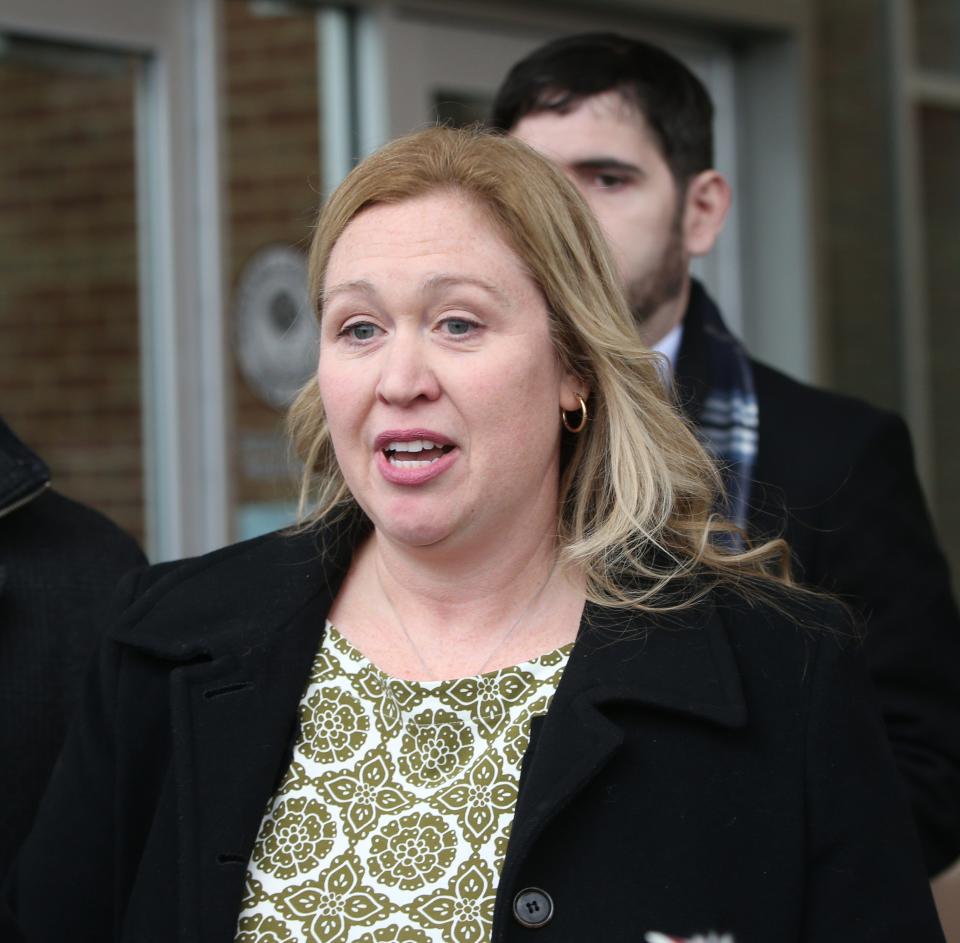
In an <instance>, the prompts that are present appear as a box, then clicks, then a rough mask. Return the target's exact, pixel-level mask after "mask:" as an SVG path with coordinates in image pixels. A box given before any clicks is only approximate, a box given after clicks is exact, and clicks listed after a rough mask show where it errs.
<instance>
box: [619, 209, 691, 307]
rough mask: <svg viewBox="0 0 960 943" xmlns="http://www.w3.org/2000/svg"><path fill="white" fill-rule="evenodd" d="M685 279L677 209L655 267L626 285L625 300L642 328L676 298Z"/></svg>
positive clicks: (685, 263) (680, 218)
mask: <svg viewBox="0 0 960 943" xmlns="http://www.w3.org/2000/svg"><path fill="white" fill-rule="evenodd" d="M686 276H687V262H686V260H685V259H684V254H683V212H682V201H681V210H680V212H678V213H677V214H676V216H675V217H674V219H673V224H672V225H671V227H670V237H669V239H668V240H667V243H666V245H665V246H664V247H663V251H662V252H661V253H660V258H659V259H658V260H657V264H656V265H655V266H653V267H652V268H651V270H650V271H649V272H648V273H647V274H646V275H644V276H643V277H642V278H638V279H636V280H634V281H633V282H631V283H630V284H629V285H628V286H627V301H629V303H630V308H631V310H632V311H633V316H634V317H635V318H636V319H637V324H638V325H642V324H644V322H646V321H647V320H649V319H650V317H652V316H653V315H654V314H656V313H657V311H659V310H660V309H661V308H662V307H663V306H664V305H665V304H666V303H667V302H669V301H673V300H674V299H675V298H677V297H678V296H679V294H680V292H681V291H683V285H684V279H685V278H686Z"/></svg>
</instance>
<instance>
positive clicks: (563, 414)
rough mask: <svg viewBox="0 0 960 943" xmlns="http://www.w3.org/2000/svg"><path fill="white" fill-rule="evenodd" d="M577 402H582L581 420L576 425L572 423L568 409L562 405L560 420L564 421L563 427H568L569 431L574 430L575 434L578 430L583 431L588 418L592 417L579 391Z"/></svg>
mask: <svg viewBox="0 0 960 943" xmlns="http://www.w3.org/2000/svg"><path fill="white" fill-rule="evenodd" d="M577 402H578V403H579V404H580V421H579V422H578V423H577V424H576V425H575V426H572V425H570V420H569V419H567V413H566V410H565V409H564V408H563V407H562V406H561V407H560V421H561V422H562V423H563V428H564V429H566V430H567V432H572V433H573V434H574V435H576V434H577V433H578V432H583V427H584V426H585V425H586V424H587V419H589V418H590V416H589V414H588V413H587V404H586V403H585V402H584V399H583V397H582V396H581V395H580V394H579V393H577Z"/></svg>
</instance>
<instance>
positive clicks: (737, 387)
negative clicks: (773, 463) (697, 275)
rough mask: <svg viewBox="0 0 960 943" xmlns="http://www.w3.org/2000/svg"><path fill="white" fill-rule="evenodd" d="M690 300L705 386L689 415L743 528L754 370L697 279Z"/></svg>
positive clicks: (753, 443) (754, 412)
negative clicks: (699, 332)
mask: <svg viewBox="0 0 960 943" xmlns="http://www.w3.org/2000/svg"><path fill="white" fill-rule="evenodd" d="M693 304H696V305H697V310H698V316H699V317H700V318H702V330H703V341H704V358H703V360H704V362H703V364H702V369H703V370H704V376H703V378H702V380H703V382H704V384H705V386H704V395H703V400H702V405H701V407H700V412H699V415H697V416H693V417H691V418H692V419H693V420H694V423H695V426H696V431H697V435H698V436H699V438H700V441H701V442H702V443H703V445H704V446H705V447H706V449H707V450H708V451H709V452H710V453H711V455H713V457H714V459H715V460H716V461H717V463H718V465H719V466H720V471H721V474H722V476H723V482H724V485H725V487H726V491H727V500H728V505H727V508H726V509H725V511H726V516H727V517H728V518H729V519H730V520H732V521H733V522H734V523H735V524H737V525H738V526H739V527H740V528H742V529H743V530H746V529H747V519H748V515H749V510H750V488H751V485H752V482H753V471H754V466H755V465H756V461H757V445H758V433H759V409H758V407H757V395H756V391H755V390H754V385H753V368H752V367H751V365H750V357H749V355H748V354H747V351H746V349H745V348H744V346H743V344H741V343H740V341H739V340H738V339H737V338H736V337H734V336H733V334H731V333H730V331H729V330H728V329H727V326H726V325H725V324H724V323H723V319H722V318H721V317H720V312H719V311H718V310H717V306H716V305H715V304H714V303H713V302H712V301H711V300H710V298H709V297H708V296H707V294H706V292H705V291H704V290H703V288H702V286H700V285H699V284H698V283H697V282H694V283H693V285H692V293H691V305H693ZM690 326H693V327H695V325H690ZM685 329H686V328H685Z"/></svg>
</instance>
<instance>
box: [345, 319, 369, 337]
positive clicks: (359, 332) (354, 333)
mask: <svg viewBox="0 0 960 943" xmlns="http://www.w3.org/2000/svg"><path fill="white" fill-rule="evenodd" d="M345 333H347V334H349V335H350V337H352V338H353V339H354V340H355V341H368V340H370V339H371V338H372V337H373V335H374V334H375V333H376V328H375V327H374V326H373V325H372V324H367V323H366V322H364V323H361V324H351V325H350V326H349V327H348V328H346V331H345Z"/></svg>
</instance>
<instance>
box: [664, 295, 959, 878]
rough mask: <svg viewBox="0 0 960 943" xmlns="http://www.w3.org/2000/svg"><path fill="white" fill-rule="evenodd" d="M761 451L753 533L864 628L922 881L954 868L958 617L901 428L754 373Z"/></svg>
mask: <svg viewBox="0 0 960 943" xmlns="http://www.w3.org/2000/svg"><path fill="white" fill-rule="evenodd" d="M708 307H713V301H712V300H711V299H710V298H709V296H708V295H707V294H706V292H705V291H704V290H703V287H702V286H701V285H700V284H699V283H697V282H694V283H693V287H692V292H691V297H690V303H689V306H688V309H687V312H686V315H685V318H684V333H683V341H682V344H681V348H680V352H679V356H678V361H677V371H676V374H677V375H676V379H677V385H678V387H679V394H680V400H681V404H682V406H683V408H684V409H685V411H686V412H687V414H688V415H689V416H690V417H691V418H692V419H693V420H694V421H696V417H697V416H698V415H699V414H700V410H701V406H702V402H703V398H704V396H705V393H706V389H707V385H708V384H707V377H706V366H705V364H706V357H705V345H706V337H705V333H704V311H705V310H706V309H707V308H708ZM751 365H752V367H753V377H754V384H755V388H756V394H757V401H758V406H759V416H760V429H759V450H758V454H757V461H756V466H755V469H754V478H755V483H754V486H753V489H752V492H751V512H750V518H749V522H748V526H749V529H750V531H751V532H752V533H753V534H754V535H755V536H758V537H772V536H780V535H782V536H784V537H785V538H786V539H787V541H788V542H789V544H790V547H791V549H792V551H793V556H794V560H795V562H796V572H797V576H798V578H799V579H800V580H802V581H803V582H806V583H809V584H812V585H814V586H818V587H821V588H823V589H826V590H827V591H829V592H831V593H834V594H836V595H837V596H839V597H840V598H842V599H843V600H845V601H846V602H847V603H849V604H850V605H851V606H852V607H853V608H854V609H856V610H857V611H858V612H859V613H860V615H861V616H862V618H863V621H864V624H865V627H866V641H865V646H864V655H865V659H866V663H867V667H868V671H869V675H870V678H871V681H872V683H873V686H874V688H875V690H876V692H877V695H878V697H879V701H880V704H881V707H882V710H883V717H884V722H885V726H886V730H887V736H888V738H889V740H890V744H891V746H892V748H893V753H894V758H895V760H896V764H897V768H898V770H899V772H900V775H901V777H902V779H903V782H904V785H905V786H906V789H907V792H908V794H909V798H910V802H911V806H912V809H913V815H914V820H915V823H916V826H917V829H918V831H919V834H920V839H921V843H922V846H923V850H924V857H925V860H926V863H927V870H928V873H930V874H936V873H937V872H939V871H942V870H943V869H944V868H946V867H948V866H949V865H950V864H951V863H952V862H953V861H954V860H955V859H956V858H958V857H960V615H958V611H957V604H956V601H955V599H954V596H953V593H952V591H951V587H950V573H949V569H948V567H947V564H946V561H945V559H944V556H943V553H942V552H941V550H940V547H939V546H938V544H937V538H936V535H935V534H934V529H933V526H932V523H931V520H930V515H929V513H928V511H927V508H926V504H925V502H924V498H923V494H922V492H921V489H920V483H919V481H918V479H917V474H916V471H915V468H914V461H913V450H912V448H911V444H910V436H909V433H908V432H907V429H906V426H905V425H904V424H903V422H902V420H901V419H899V418H898V417H897V416H895V415H893V414H892V413H887V412H883V411H881V410H878V409H875V408H873V407H872V406H868V405H867V404H866V403H863V402H860V401H859V400H855V399H852V398H850V397H846V396H841V395H839V394H836V393H828V392H826V391H824V390H818V389H815V388H814V387H811V386H807V385H805V384H802V383H798V382H797V381H795V380H792V379H790V378H789V377H787V376H786V375H784V374H782V373H779V372H777V371H776V370H772V369H771V368H770V367H767V366H764V365H763V364H761V363H758V362H757V361H751Z"/></svg>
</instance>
